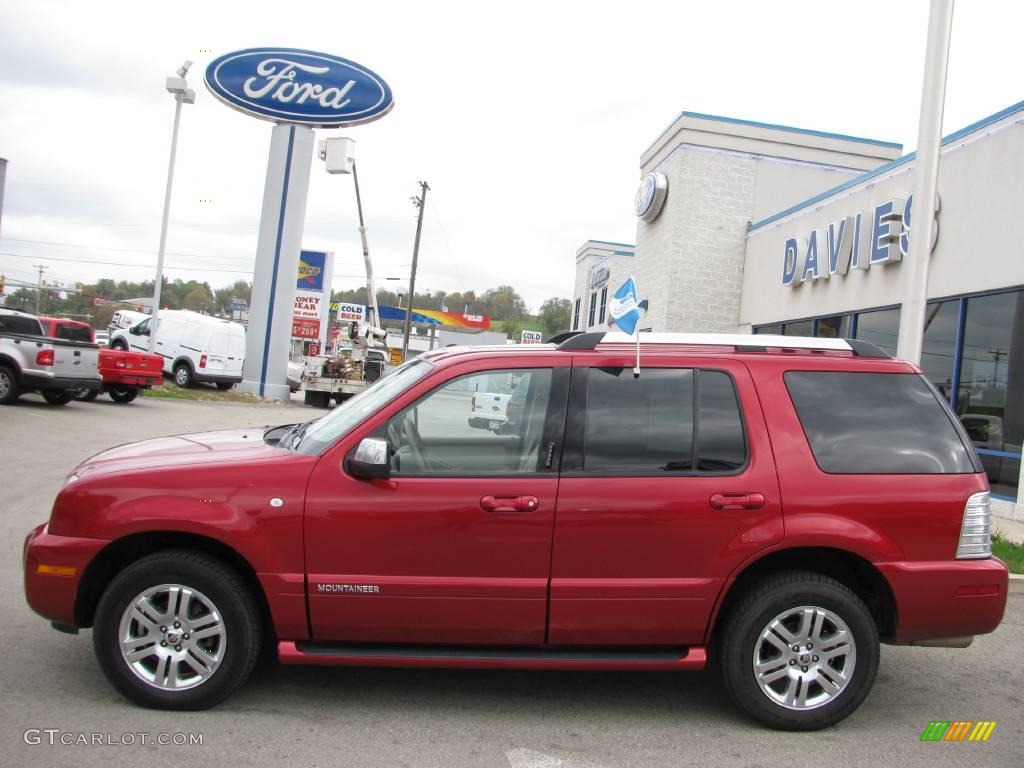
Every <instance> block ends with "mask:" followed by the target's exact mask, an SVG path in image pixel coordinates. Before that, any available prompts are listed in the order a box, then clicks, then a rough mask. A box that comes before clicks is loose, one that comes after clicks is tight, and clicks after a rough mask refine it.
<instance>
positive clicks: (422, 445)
mask: <svg viewBox="0 0 1024 768" xmlns="http://www.w3.org/2000/svg"><path fill="white" fill-rule="evenodd" d="M550 394H551V369H550V368H533V369H510V370H500V371H487V372H483V373H476V374H471V375H468V376H460V377H459V378H456V379H452V380H451V381H448V382H446V383H445V384H443V385H441V386H440V387H438V388H437V389H435V390H434V391H433V392H431V393H430V394H428V395H427V396H426V397H424V398H423V399H421V400H419V401H418V402H417V403H416V404H415V405H412V406H410V407H409V408H406V409H405V410H403V411H402V412H401V413H399V414H398V415H397V416H395V417H394V418H392V419H391V420H390V421H389V422H388V424H387V429H386V434H385V437H386V439H387V442H388V452H389V454H390V456H391V471H392V474H394V475H397V476H401V475H424V474H427V475H481V474H484V475H487V474H496V475H515V474H523V473H530V472H537V471H538V469H539V468H540V467H539V461H540V459H541V453H542V451H541V438H542V435H543V432H544V420H545V417H546V415H547V409H548V399H549V397H550ZM545 469H546V467H545Z"/></svg>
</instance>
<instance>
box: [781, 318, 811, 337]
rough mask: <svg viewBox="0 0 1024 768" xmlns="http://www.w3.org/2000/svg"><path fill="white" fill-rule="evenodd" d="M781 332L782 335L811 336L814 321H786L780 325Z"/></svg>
mask: <svg viewBox="0 0 1024 768" xmlns="http://www.w3.org/2000/svg"><path fill="white" fill-rule="evenodd" d="M782 334H783V335H784V336H813V335H814V321H813V320H798V321H796V322H795V323H786V324H785V325H783V326H782Z"/></svg>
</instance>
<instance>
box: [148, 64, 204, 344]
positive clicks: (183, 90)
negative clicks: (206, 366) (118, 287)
mask: <svg viewBox="0 0 1024 768" xmlns="http://www.w3.org/2000/svg"><path fill="white" fill-rule="evenodd" d="M191 66H192V62H191V61H186V62H185V63H184V64H182V65H181V66H180V67H179V68H178V73H177V77H168V78H167V82H166V84H165V86H164V87H165V88H167V92H168V93H172V94H174V130H173V132H172V133H171V159H170V161H169V162H168V163H167V190H166V191H165V192H164V218H163V221H162V222H161V224H160V250H159V251H158V252H157V256H156V282H155V283H154V285H153V310H152V313H151V315H150V317H151V318H152V319H151V320H150V321H149V351H150V352H153V351H154V349H155V346H156V331H157V323H159V322H160V289H161V288H162V287H163V283H164V250H165V248H166V247H167V220H168V218H169V217H170V215H171V185H172V184H173V183H174V156H175V155H176V154H177V152H178V124H179V123H180V122H181V105H182V104H195V103H196V92H195V91H193V90H192V89H191V88H189V87H188V83H186V82H185V75H187V74H188V69H189V67H191Z"/></svg>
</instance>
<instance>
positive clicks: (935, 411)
mask: <svg viewBox="0 0 1024 768" xmlns="http://www.w3.org/2000/svg"><path fill="white" fill-rule="evenodd" d="M785 381H786V388H787V389H788V390H789V396H790V398H791V399H792V400H793V405H794V406H796V412H797V416H798V417H799V418H800V423H801V424H802V425H803V428H804V433H805V434H806V436H807V441H808V443H809V444H810V446H811V452H812V453H813V454H814V459H815V461H816V462H817V463H818V466H819V467H820V468H821V470H822V471H823V472H828V473H830V474H872V475H876V474H952V473H960V472H975V471H977V469H976V466H975V463H974V459H973V457H972V452H970V451H968V449H967V447H966V446H965V445H964V441H963V440H962V439H961V437H960V434H959V432H958V431H957V429H956V427H955V426H954V423H953V420H952V414H951V413H949V411H948V409H947V408H946V407H945V406H944V405H943V403H942V401H941V400H939V398H938V397H936V395H935V393H934V391H933V390H932V389H931V388H930V387H929V386H928V384H927V383H926V382H925V381H924V379H922V378H921V377H920V376H914V375H911V374H903V373H847V372H826V371H789V372H788V373H786V374H785Z"/></svg>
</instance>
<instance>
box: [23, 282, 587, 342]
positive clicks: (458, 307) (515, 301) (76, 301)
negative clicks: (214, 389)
mask: <svg viewBox="0 0 1024 768" xmlns="http://www.w3.org/2000/svg"><path fill="white" fill-rule="evenodd" d="M251 293H252V284H251V283H249V282H247V281H245V280H238V281H236V282H235V283H233V284H232V285H229V286H226V287H224V288H216V289H214V288H211V287H210V285H209V283H206V282H199V281H197V280H182V279H180V278H179V279H176V280H166V279H165V280H164V284H163V287H162V288H161V290H160V304H161V306H162V307H164V308H165V309H190V310H193V311H195V312H202V313H204V314H209V315H217V316H220V317H230V316H231V310H232V302H233V301H234V300H242V301H245V302H246V304H248V302H249V300H250V298H251ZM152 295H153V281H152V280H149V281H144V282H138V283H137V282H131V281H128V280H112V279H109V278H103V279H101V280H98V281H96V283H93V284H89V285H82V286H81V288H80V290H79V291H78V292H71V291H68V292H65V293H63V294H60V293H57V292H49V291H43V292H42V295H40V296H39V313H40V314H42V315H59V316H65V317H72V318H74V319H77V320H84V321H86V322H88V323H91V324H92V325H93V327H95V328H106V327H107V324H108V323H109V322H110V317H111V315H113V314H114V312H116V311H117V310H119V309H125V308H127V306H126V305H125V304H118V303H115V304H107V303H104V302H107V301H110V302H130V301H132V300H136V299H142V298H148V297H151V296H152ZM366 295H367V292H366V287H365V286H363V287H360V288H354V289H349V290H344V291H333V292H332V294H331V300H332V301H344V302H350V303H353V304H367V303H368V302H367V300H366ZM36 298H37V297H36V290H35V289H34V288H19V289H18V290H16V291H14V292H13V293H11V294H9V295H8V296H7V304H6V306H7V307H8V308H11V309H23V310H25V311H26V312H35V309H36ZM97 300H98V301H97ZM377 302H378V303H379V304H382V305H389V306H395V307H397V306H402V307H407V306H409V304H408V301H407V297H406V296H404V295H401V294H399V293H398V292H397V291H391V290H388V289H378V290H377ZM412 306H413V307H415V308H417V309H436V310H442V311H448V312H455V313H458V314H470V315H489V316H490V318H491V320H492V322H493V323H494V324H495V326H496V327H497V326H498V325H499V324H500V326H501V330H503V331H504V332H505V333H506V334H508V335H509V336H512V337H516V336H518V335H519V331H520V330H522V329H523V328H524V327H526V326H527V325H535V324H538V323H539V324H540V325H541V326H542V327H543V328H544V329H545V330H547V331H548V332H549V333H555V332H557V331H560V330H566V329H567V328H568V327H569V311H570V301H569V300H568V299H562V298H557V297H552V298H550V299H546V300H545V301H544V302H543V303H542V304H541V305H540V309H539V311H538V313H537V315H535V316H531V315H530V313H529V312H528V309H527V306H526V301H525V300H524V299H523V297H522V296H520V295H519V292H518V291H516V289H515V288H513V287H512V286H510V285H501V286H498V287H497V288H489V289H487V290H486V291H482V292H479V293H478V292H476V291H465V292H459V291H453V292H448V291H424V292H422V293H421V292H419V291H417V292H416V295H415V297H414V299H413V302H412ZM531 321H533V322H531Z"/></svg>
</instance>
